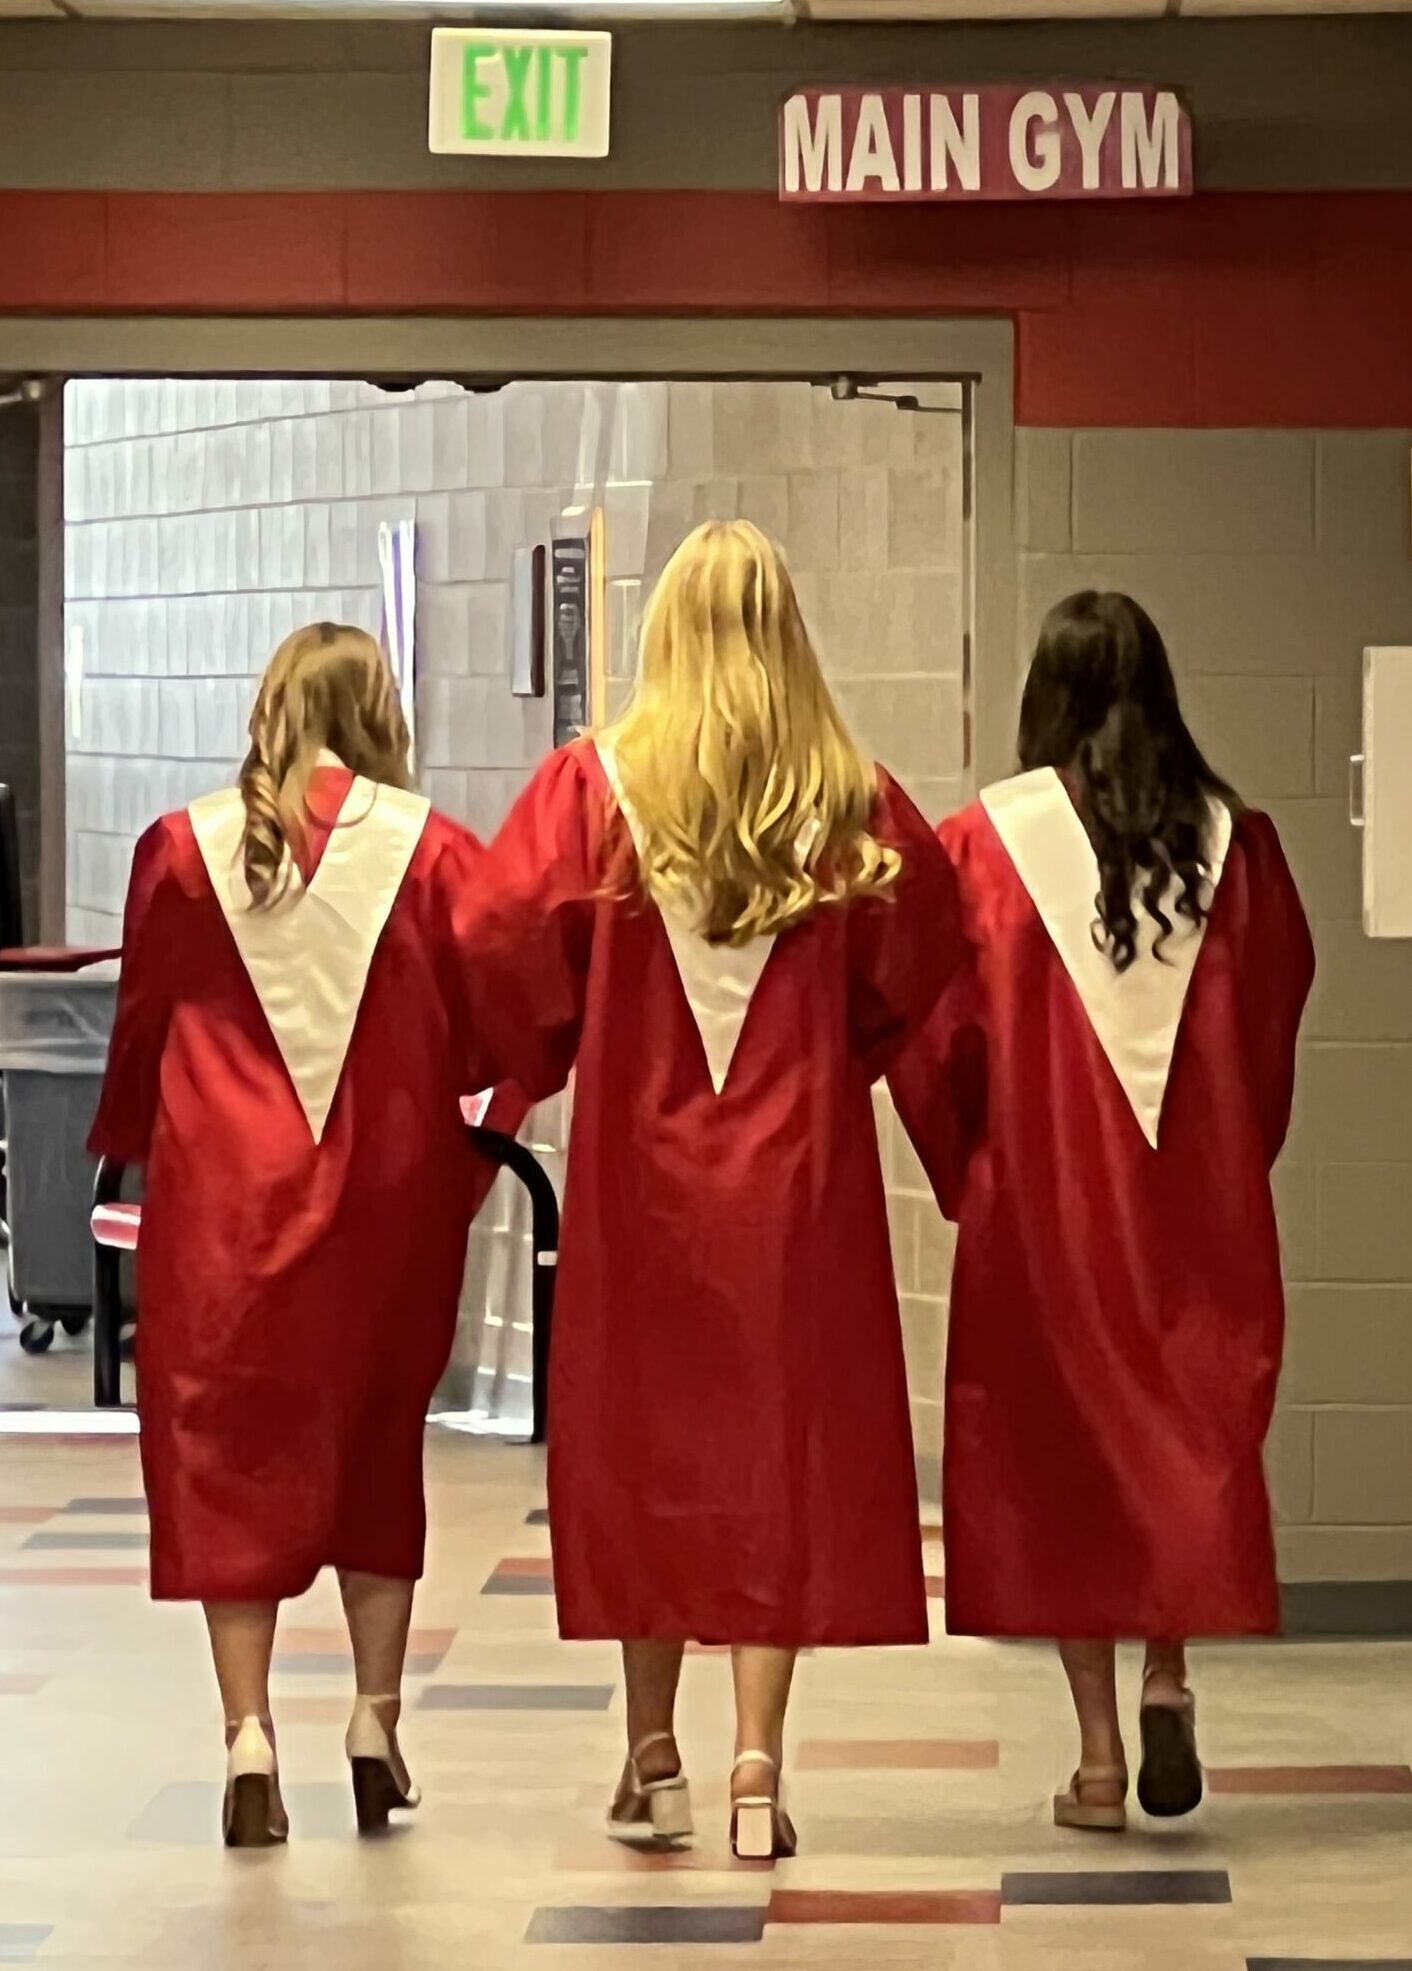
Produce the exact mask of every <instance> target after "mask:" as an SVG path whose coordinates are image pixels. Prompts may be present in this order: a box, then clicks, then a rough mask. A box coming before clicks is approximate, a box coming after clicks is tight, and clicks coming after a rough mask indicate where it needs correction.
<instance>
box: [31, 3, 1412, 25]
mask: <svg viewBox="0 0 1412 1971" xmlns="http://www.w3.org/2000/svg"><path fill="white" fill-rule="evenodd" d="M1402 13H1412V0H195V4H193V0H0V19H5V18H8V19H30V20H35V19H45V18H48V19H73V18H74V17H76V16H77V17H83V18H89V19H94V18H104V19H130V20H138V19H147V20H151V19H161V20H203V19H204V20H211V19H224V20H238V19H242V18H244V19H248V20H260V19H264V20H271V19H286V20H288V19H299V18H304V19H313V18H322V19H328V18H330V17H333V18H338V17H340V16H341V17H343V18H379V19H383V20H389V19H391V20H396V19H401V20H428V21H431V20H455V19H457V18H465V17H467V16H469V17H471V18H475V19H479V20H483V21H487V22H489V21H501V22H503V21H507V20H513V19H517V18H518V19H521V20H525V21H527V22H530V21H533V22H535V23H542V22H549V21H554V22H562V21H567V20H585V19H588V18H597V19H599V20H602V21H604V22H608V23H611V22H612V21H614V20H635V21H642V20H663V21H665V20H691V19H696V20H727V21H730V20H736V21H741V22H744V21H761V20H775V21H789V20H812V21H851V22H854V23H859V22H861V23H867V22H870V21H878V22H882V21H922V22H925V21H982V20H1041V19H1044V20H1156V19H1161V18H1163V17H1166V18H1171V17H1172V16H1174V15H1180V16H1181V17H1182V18H1183V19H1192V18H1195V17H1197V16H1211V15H1228V16H1229V15H1236V14H1258V15H1269V16H1273V15H1276V14H1349V15H1352V14H1402Z"/></svg>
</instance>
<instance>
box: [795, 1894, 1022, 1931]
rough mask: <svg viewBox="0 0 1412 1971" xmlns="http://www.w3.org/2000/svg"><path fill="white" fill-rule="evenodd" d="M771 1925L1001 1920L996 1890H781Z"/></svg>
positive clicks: (933, 1922) (954, 1922)
mask: <svg viewBox="0 0 1412 1971" xmlns="http://www.w3.org/2000/svg"><path fill="white" fill-rule="evenodd" d="M765 1921H766V1923H767V1924H770V1923H820V1924H835V1923H895V1924H899V1925H900V1924H916V1925H924V1924H942V1923H949V1924H981V1923H998V1922H999V1921H1000V1897H999V1894H998V1893H997V1892H996V1891H995V1890H994V1889H915V1890H906V1889H899V1890H888V1889H870V1890H859V1891H856V1892H854V1891H850V1890H845V1889H776V1891H775V1893H774V1894H773V1895H772V1896H771V1897H770V1902H769V1907H768V1909H767V1910H766V1913H765Z"/></svg>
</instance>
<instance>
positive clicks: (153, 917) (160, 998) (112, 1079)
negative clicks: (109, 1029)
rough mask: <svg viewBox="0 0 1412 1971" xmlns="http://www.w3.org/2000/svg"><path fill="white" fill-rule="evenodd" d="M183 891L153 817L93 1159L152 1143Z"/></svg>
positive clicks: (130, 908)
mask: <svg viewBox="0 0 1412 1971" xmlns="http://www.w3.org/2000/svg"><path fill="white" fill-rule="evenodd" d="M180 906H181V892H180V886H179V883H178V879H177V875H176V871H175V869H174V867H173V861H172V842H171V834H170V832H169V830H168V828H167V825H166V823H165V822H163V821H159V822H156V823H155V824H154V825H153V826H152V827H151V828H149V829H148V831H147V833H146V834H145V835H144V836H143V837H142V838H141V840H140V841H139V842H138V844H137V848H136V849H135V851H134V853H133V858H132V875H131V877H130V879H129V881H128V892H127V904H126V907H125V910H124V913H123V956H122V969H121V972H120V973H119V976H118V1003H117V1011H116V1013H115V1015H114V1019H113V1035H112V1039H111V1040H110V1041H109V1043H108V1061H107V1066H106V1069H105V1071H104V1075H103V1092H102V1094H101V1096H100V1098H99V1102H98V1113H97V1116H96V1117H95V1118H94V1123H93V1128H92V1130H91V1132H90V1134H89V1138H88V1147H89V1150H90V1152H91V1154H92V1155H94V1156H96V1157H111V1158H113V1159H114V1160H115V1161H116V1162H120V1163H141V1162H142V1161H143V1160H144V1159H145V1158H146V1156H147V1153H148V1150H149V1148H150V1147H151V1142H152V1129H153V1125H154V1124H155V1122H156V1119H157V1100H158V1094H159V1090H160V1085H161V1067H162V1051H163V1048H164V1046H165V1044H166V1038H167V1026H168V1023H169V1021H170V1019H171V1011H172V1005H173V1001H174V993H173V987H172V973H173V958H174V953H175V952H176V950H177V948H178V937H179V931H177V930H174V925H173V919H174V917H176V916H179V914H180Z"/></svg>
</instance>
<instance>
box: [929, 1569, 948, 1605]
mask: <svg viewBox="0 0 1412 1971" xmlns="http://www.w3.org/2000/svg"><path fill="white" fill-rule="evenodd" d="M927 1600H928V1601H945V1600H946V1576H945V1575H944V1574H929V1575H928V1576H927Z"/></svg>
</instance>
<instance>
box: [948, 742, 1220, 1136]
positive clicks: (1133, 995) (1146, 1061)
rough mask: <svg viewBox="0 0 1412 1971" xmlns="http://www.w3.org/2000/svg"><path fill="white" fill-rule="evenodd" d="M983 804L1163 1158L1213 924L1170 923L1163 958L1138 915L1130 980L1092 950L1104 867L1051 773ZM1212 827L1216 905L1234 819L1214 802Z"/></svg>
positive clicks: (996, 790) (985, 797)
mask: <svg viewBox="0 0 1412 1971" xmlns="http://www.w3.org/2000/svg"><path fill="white" fill-rule="evenodd" d="M981 801H982V804H983V805H984V807H985V811H986V813H987V814H988V815H989V817H990V820H991V824H992V826H993V827H994V829H995V832H996V834H997V835H998V836H999V837H1000V840H1001V842H1002V844H1003V845H1004V848H1005V852H1006V854H1007V855H1008V856H1009V858H1010V861H1011V862H1012V864H1013V865H1014V868H1015V873H1016V874H1017V875H1018V877H1019V879H1020V881H1021V882H1022V883H1023V884H1024V886H1025V889H1026V890H1027V891H1028V892H1029V896H1030V900H1031V902H1032V903H1033V904H1034V907H1035V909H1036V911H1037V912H1038V913H1039V917H1040V920H1041V922H1042V923H1043V925H1044V928H1045V930H1046V931H1047V932H1048V933H1049V937H1050V941H1051V942H1052V944H1053V946H1054V949H1055V951H1056V952H1057V953H1058V955H1059V959H1060V961H1061V963H1062V964H1063V966H1064V969H1065V971H1066V972H1067V973H1068V974H1069V977H1070V979H1071V980H1072V982H1073V986H1074V990H1075V991H1076V992H1077V994H1078V997H1079V1000H1080V1003H1081V1004H1082V1006H1083V1009H1084V1012H1085V1013H1086V1014H1087V1016H1088V1020H1089V1024H1090V1025H1091V1026H1092V1028H1093V1031H1094V1034H1095V1036H1096V1038H1097V1040H1098V1044H1099V1046H1100V1047H1101V1048H1102V1049H1103V1052H1104V1054H1105V1055H1106V1056H1107V1058H1108V1062H1109V1064H1110V1066H1111V1067H1112V1069H1113V1072H1114V1074H1115V1075H1116V1076H1117V1078H1118V1082H1119V1085H1120V1086H1121V1088H1122V1090H1123V1093H1124V1094H1125V1095H1126V1096H1127V1098H1128V1101H1129V1103H1130V1104H1131V1106H1132V1111H1133V1114H1134V1115H1135V1116H1136V1117H1137V1120H1138V1124H1139V1127H1140V1128H1141V1130H1142V1133H1143V1135H1144V1136H1145V1137H1146V1138H1147V1141H1148V1142H1149V1143H1150V1144H1151V1145H1152V1147H1153V1149H1156V1147H1157V1139H1158V1132H1159V1129H1160V1127H1161V1122H1162V1105H1163V1103H1164V1101H1165V1100H1166V1095H1167V1083H1168V1081H1169V1079H1170V1077H1171V1072H1172V1061H1173V1059H1174V1057H1175V1054H1176V1047H1177V1035H1178V1033H1179V1031H1180V1029H1181V1022H1182V1013H1183V1010H1184V1008H1185V1006H1186V999H1187V993H1188V991H1189V990H1190V987H1191V980H1192V974H1193V973H1194V971H1195V969H1196V961H1197V957H1198V955H1199V954H1200V951H1201V947H1202V944H1203V943H1204V942H1205V935H1206V925H1205V923H1204V922H1203V923H1201V924H1192V923H1189V922H1188V921H1187V920H1186V919H1185V918H1182V917H1177V916H1175V915H1174V914H1172V913H1169V915H1172V921H1173V926H1174V928H1173V931H1172V935H1171V936H1170V937H1169V938H1168V939H1167V941H1166V943H1165V944H1164V946H1163V947H1162V956H1161V957H1160V958H1157V957H1156V956H1155V955H1154V950H1153V947H1154V945H1155V944H1156V940H1157V936H1158V927H1157V926H1156V924H1154V923H1153V921H1152V919H1151V918H1150V917H1148V916H1147V915H1146V913H1145V912H1143V911H1141V910H1140V911H1139V912H1138V956H1137V960H1136V962H1135V963H1134V964H1132V965H1130V966H1129V967H1128V969H1127V971H1126V972H1119V971H1118V970H1117V969H1116V968H1115V966H1114V964H1113V961H1112V959H1111V958H1110V957H1109V956H1108V954H1107V953H1106V952H1105V951H1102V950H1100V948H1099V947H1098V945H1097V944H1096V943H1095V942H1094V935H1093V927H1094V921H1095V917H1096V915H1097V896H1098V885H1099V876H1098V859H1097V857H1096V856H1095V855H1094V852H1093V844H1092V843H1091V842H1090V840H1089V837H1088V831H1087V830H1086V829H1085V827H1084V825H1083V822H1082V821H1081V820H1080V819H1079V816H1078V813H1077V811H1076V809H1075V807H1074V804H1073V801H1072V800H1071V799H1070V797H1069V793H1068V790H1067V788H1066V787H1065V786H1064V783H1063V781H1062V780H1061V779H1060V778H1059V776H1058V774H1057V773H1055V772H1054V771H1053V770H1052V769H1051V768H1049V767H1044V768H1041V769H1040V771H1039V772H1037V773H1026V774H1021V775H1020V776H1019V778H1018V779H1015V780H1006V781H1002V782H1001V784H1000V785H999V786H998V787H991V788H988V789H987V790H986V792H985V793H984V794H982V796H981ZM1211 822H1212V832H1211V890H1212V893H1213V895H1214V893H1215V891H1216V889H1217V887H1218V886H1219V884H1220V881H1221V877H1222V875H1223V873H1224V871H1225V866H1226V859H1227V856H1228V854H1229V852H1230V843H1231V815H1230V810H1229V809H1228V808H1227V807H1226V806H1225V805H1224V803H1223V802H1220V801H1213V802H1212V804H1211Z"/></svg>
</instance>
